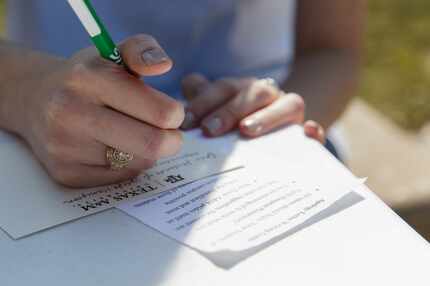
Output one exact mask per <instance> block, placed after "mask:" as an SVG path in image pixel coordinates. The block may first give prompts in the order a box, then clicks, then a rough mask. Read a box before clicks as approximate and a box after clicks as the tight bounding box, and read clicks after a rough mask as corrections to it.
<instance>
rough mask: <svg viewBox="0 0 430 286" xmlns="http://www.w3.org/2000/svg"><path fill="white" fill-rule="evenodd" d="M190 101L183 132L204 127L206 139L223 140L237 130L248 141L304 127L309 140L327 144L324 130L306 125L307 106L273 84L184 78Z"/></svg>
mask: <svg viewBox="0 0 430 286" xmlns="http://www.w3.org/2000/svg"><path fill="white" fill-rule="evenodd" d="M182 91H183V94H184V96H185V98H186V99H187V100H188V106H187V109H186V115H185V121H184V123H183V124H182V128H183V129H191V128H195V127H201V128H202V129H203V131H204V133H205V134H206V135H207V136H212V137H215V136H221V135H223V134H225V133H227V132H229V131H231V130H233V129H235V128H238V129H239V131H240V133H241V134H242V135H244V136H246V137H258V136H261V135H264V134H267V133H269V132H271V131H273V130H275V129H277V128H280V127H282V126H286V125H290V124H303V126H304V130H305V133H306V135H307V136H309V137H311V138H313V139H315V140H317V141H319V142H321V143H324V141H325V134H324V129H323V128H322V127H321V125H320V124H318V123H317V122H315V121H306V122H304V118H305V102H304V100H303V98H302V97H301V96H299V95H297V94H294V93H284V92H283V91H281V90H279V89H278V88H277V87H276V85H274V84H273V83H272V82H271V81H270V80H258V79H255V78H224V79H221V80H218V81H215V82H210V81H208V80H207V79H206V78H205V77H204V76H203V75H200V74H191V75H189V76H187V77H185V78H184V80H183V82H182Z"/></svg>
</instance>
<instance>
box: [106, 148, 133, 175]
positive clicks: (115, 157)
mask: <svg viewBox="0 0 430 286" xmlns="http://www.w3.org/2000/svg"><path fill="white" fill-rule="evenodd" d="M133 157H134V156H133V154H130V153H127V152H123V151H121V150H118V149H115V148H112V147H109V146H108V147H106V160H107V161H108V163H109V165H110V169H111V170H114V171H118V170H121V169H123V168H126V167H127V166H128V164H129V163H130V162H131V161H132V160H133Z"/></svg>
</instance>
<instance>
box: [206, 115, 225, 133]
mask: <svg viewBox="0 0 430 286" xmlns="http://www.w3.org/2000/svg"><path fill="white" fill-rule="evenodd" d="M203 125H204V127H205V128H206V129H207V131H208V132H209V133H210V134H211V135H216V134H217V133H218V132H219V130H220V129H221V127H222V121H221V119H220V118H218V117H214V118H212V119H210V120H209V121H207V122H205V123H204V124H203Z"/></svg>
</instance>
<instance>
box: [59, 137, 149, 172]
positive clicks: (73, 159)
mask: <svg viewBox="0 0 430 286" xmlns="http://www.w3.org/2000/svg"><path fill="white" fill-rule="evenodd" d="M106 152H107V146H106V145H104V144H102V143H100V142H98V141H95V140H91V139H90V140H79V141H78V142H76V143H74V144H70V145H69V147H68V149H67V150H64V153H65V154H67V155H65V156H63V158H64V159H65V162H69V163H76V164H81V165H89V166H99V167H103V166H109V164H110V163H109V162H108V160H107V156H106ZM154 162H155V161H154V160H148V159H145V158H140V157H138V156H134V158H133V160H132V161H131V162H130V164H129V167H128V168H130V169H133V170H143V169H146V168H148V167H151V166H152V165H153V164H154Z"/></svg>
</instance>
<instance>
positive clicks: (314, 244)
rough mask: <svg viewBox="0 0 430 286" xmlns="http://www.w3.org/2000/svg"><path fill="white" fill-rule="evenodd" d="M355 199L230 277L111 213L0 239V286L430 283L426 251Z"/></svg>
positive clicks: (369, 199)
mask: <svg viewBox="0 0 430 286" xmlns="http://www.w3.org/2000/svg"><path fill="white" fill-rule="evenodd" d="M0 147H1V146H0ZM359 194H360V195H361V196H363V197H364V198H365V199H364V200H363V201H361V202H359V203H357V204H354V205H353V206H350V207H348V208H346V209H345V210H342V211H341V212H339V213H336V214H335V215H333V216H330V217H328V218H326V219H324V220H322V221H320V222H318V223H316V224H313V225H311V226H309V227H307V228H304V229H302V230H301V231H299V232H297V233H295V234H293V235H291V236H289V237H287V238H285V239H283V240H281V241H279V242H277V243H275V244H273V245H271V246H270V247H268V248H266V249H264V250H262V251H261V252H259V253H258V254H256V255H254V256H252V257H250V258H248V259H246V260H244V261H243V262H241V263H239V264H238V265H236V266H234V267H233V268H231V269H222V268H219V267H217V266H215V265H214V264H213V263H211V262H210V261H209V260H207V259H206V258H204V257H203V256H201V255H200V254H198V253H196V252H194V251H193V250H191V249H189V248H187V247H184V246H182V245H180V244H178V243H177V242H175V241H173V240H171V239H169V238H167V237H165V236H163V235H162V234H160V233H158V232H156V231H154V230H152V229H150V228H149V227H147V226H145V225H143V224H142V223H140V222H138V221H137V220H135V219H134V218H131V217H129V216H127V215H126V214H124V213H122V212H121V211H119V210H114V209H112V210H108V211H105V212H103V213H99V214H96V215H93V216H89V217H86V218H83V219H80V220H77V221H75V222H72V223H68V224H64V225H61V226H59V227H56V228H53V229H50V230H48V231H44V232H41V233H37V234H35V235H32V236H30V237H27V238H24V239H21V240H16V241H14V240H12V239H11V238H10V237H9V236H8V235H7V234H6V233H4V232H2V231H0V285H2V286H15V285H34V286H36V285H63V286H67V285H73V286H76V285H92V286H93V285H104V286H110V285H175V286H182V285H184V286H190V285H205V286H209V285H247V286H253V285H342V286H344V285H430V276H429V275H428V271H429V270H428V268H429V265H430V248H429V244H428V243H427V242H426V241H425V240H424V239H423V238H421V237H420V236H419V235H418V234H417V233H416V232H415V231H414V230H412V229H411V228H410V227H409V226H408V225H407V224H406V223H404V222H403V221H402V220H401V219H400V218H399V217H398V216H397V215H396V214H395V213H394V212H393V211H391V210H390V209H389V208H388V207H387V206H385V205H384V204H383V203H382V202H381V201H380V200H379V199H378V198H377V197H376V196H375V195H373V193H372V192H371V191H369V190H367V189H366V188H363V189H362V190H360V191H359Z"/></svg>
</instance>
